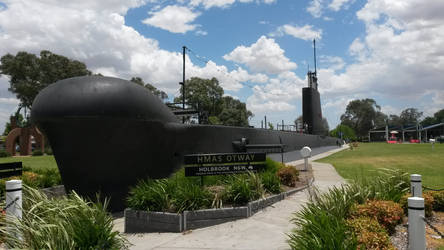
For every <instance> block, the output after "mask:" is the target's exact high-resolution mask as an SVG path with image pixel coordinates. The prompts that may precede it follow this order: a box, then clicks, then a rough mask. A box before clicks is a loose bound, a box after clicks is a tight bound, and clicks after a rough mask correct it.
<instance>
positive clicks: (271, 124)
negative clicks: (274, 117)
mask: <svg viewBox="0 0 444 250" xmlns="http://www.w3.org/2000/svg"><path fill="white" fill-rule="evenodd" d="M268 129H269V130H274V126H273V123H271V122H269V123H268Z"/></svg>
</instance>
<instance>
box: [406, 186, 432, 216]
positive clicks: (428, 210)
mask: <svg viewBox="0 0 444 250" xmlns="http://www.w3.org/2000/svg"><path fill="white" fill-rule="evenodd" d="M409 197H412V194H411V193H406V194H405V195H403V196H402V197H401V199H400V200H399V204H400V205H401V207H402V209H403V210H404V213H405V214H407V213H408V206H407V205H408V204H407V201H408V198H409ZM422 198H424V213H425V216H426V217H432V215H433V207H434V204H435V200H434V197H433V196H432V195H431V194H430V193H428V192H427V193H423V194H422Z"/></svg>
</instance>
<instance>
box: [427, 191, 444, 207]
mask: <svg viewBox="0 0 444 250" xmlns="http://www.w3.org/2000/svg"><path fill="white" fill-rule="evenodd" d="M427 194H429V195H431V196H432V197H433V210H435V211H441V212H444V191H430V192H427Z"/></svg>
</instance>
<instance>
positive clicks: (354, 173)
mask: <svg viewBox="0 0 444 250" xmlns="http://www.w3.org/2000/svg"><path fill="white" fill-rule="evenodd" d="M318 161H319V162H326V163H330V164H332V165H333V166H334V167H335V168H336V170H337V171H338V173H339V174H340V175H341V176H342V177H344V178H345V179H354V178H359V177H362V176H374V175H376V174H377V172H376V171H375V170H377V169H378V168H391V169H395V168H396V169H401V170H404V171H406V172H408V173H409V174H420V175H422V181H423V185H425V186H427V187H435V188H443V187H444V144H435V148H434V149H433V150H432V145H431V144H387V143H360V144H359V146H358V147H357V148H355V149H354V150H344V151H341V152H339V153H336V154H333V155H330V156H329V157H326V158H323V159H320V160H318Z"/></svg>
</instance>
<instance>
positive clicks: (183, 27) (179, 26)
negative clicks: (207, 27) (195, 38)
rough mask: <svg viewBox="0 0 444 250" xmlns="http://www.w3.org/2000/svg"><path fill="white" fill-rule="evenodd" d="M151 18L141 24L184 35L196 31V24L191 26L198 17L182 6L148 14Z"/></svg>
mask: <svg viewBox="0 0 444 250" xmlns="http://www.w3.org/2000/svg"><path fill="white" fill-rule="evenodd" d="M149 14H150V15H151V17H149V18H147V19H145V20H143V21H142V22H143V23H144V24H147V25H151V26H154V27H157V28H160V29H164V30H167V31H169V32H172V33H183V34H184V33H186V32H188V31H192V30H194V29H196V27H197V25H196V24H191V23H192V22H193V21H194V20H195V19H196V18H197V17H198V16H199V15H200V13H199V12H193V11H192V10H191V9H189V8H187V7H183V6H177V5H169V6H166V7H165V8H163V9H161V10H159V11H156V12H149Z"/></svg>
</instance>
